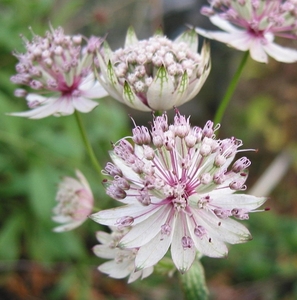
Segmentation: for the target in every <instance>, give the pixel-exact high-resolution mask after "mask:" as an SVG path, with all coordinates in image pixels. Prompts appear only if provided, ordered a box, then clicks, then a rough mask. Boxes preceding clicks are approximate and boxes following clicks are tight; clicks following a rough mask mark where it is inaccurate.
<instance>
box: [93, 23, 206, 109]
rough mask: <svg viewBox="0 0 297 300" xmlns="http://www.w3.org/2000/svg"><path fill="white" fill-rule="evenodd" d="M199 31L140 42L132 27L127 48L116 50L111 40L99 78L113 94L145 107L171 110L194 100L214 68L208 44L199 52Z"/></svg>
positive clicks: (102, 54) (100, 57) (102, 57)
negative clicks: (111, 47) (110, 47)
mask: <svg viewBox="0 0 297 300" xmlns="http://www.w3.org/2000/svg"><path fill="white" fill-rule="evenodd" d="M197 47H198V37H197V34H196V33H195V31H193V30H192V31H189V32H185V33H183V34H182V35H181V36H179V37H178V38H177V39H176V40H174V41H171V40H169V39H168V38H166V37H165V36H163V35H155V36H153V37H151V38H149V39H148V40H141V41H138V39H137V37H136V35H135V33H134V30H133V29H132V28H130V29H129V30H128V33H127V36H126V42H125V47H124V48H120V49H118V50H117V51H115V52H112V51H111V50H110V49H109V47H108V45H107V43H106V42H105V43H104V47H103V49H102V51H101V52H100V53H99V55H98V62H99V66H100V72H99V74H98V79H99V81H100V82H101V84H102V85H103V86H104V87H105V89H106V90H107V91H108V92H109V94H110V95H111V96H112V97H114V98H115V99H117V100H118V101H120V102H122V103H125V104H126V105H128V106H130V107H132V108H134V109H138V110H142V111H150V110H167V109H172V108H173V107H174V106H179V105H182V104H183V103H185V102H187V101H189V100H191V99H192V98H193V97H194V96H196V95H197V93H198V92H199V91H200V89H201V87H202V85H203V83H204V81H205V80H206V78H207V76H208V74H209V71H210V50H209V46H208V45H207V44H204V46H203V47H202V51H201V55H200V54H198V53H197Z"/></svg>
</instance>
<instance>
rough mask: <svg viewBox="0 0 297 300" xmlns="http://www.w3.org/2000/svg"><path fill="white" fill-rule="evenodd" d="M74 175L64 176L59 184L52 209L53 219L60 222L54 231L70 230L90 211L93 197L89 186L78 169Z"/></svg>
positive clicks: (83, 219) (81, 221)
mask: <svg viewBox="0 0 297 300" xmlns="http://www.w3.org/2000/svg"><path fill="white" fill-rule="evenodd" d="M76 177H77V179H75V178H72V177H64V178H63V180H62V181H61V182H60V184H59V189H58V192H57V196H56V201H57V202H58V204H57V206H56V207H55V208H54V209H53V213H54V216H53V217H52V219H53V221H55V222H57V223H62V225H60V226H57V227H55V228H54V229H53V230H54V231H56V232H63V231H68V230H72V229H74V228H76V227H78V226H80V225H81V224H82V223H83V222H84V221H85V220H86V219H87V218H88V216H89V215H90V214H91V213H92V210H93V206H94V198H93V194H92V191H91V188H90V186H89V184H88V182H87V180H86V178H85V177H84V175H83V174H82V173H81V172H80V171H78V170H77V171H76Z"/></svg>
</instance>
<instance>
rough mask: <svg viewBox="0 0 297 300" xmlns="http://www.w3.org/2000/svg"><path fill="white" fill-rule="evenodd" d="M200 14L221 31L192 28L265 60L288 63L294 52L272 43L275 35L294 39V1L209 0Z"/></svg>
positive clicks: (296, 13) (296, 14) (296, 10)
mask: <svg viewBox="0 0 297 300" xmlns="http://www.w3.org/2000/svg"><path fill="white" fill-rule="evenodd" d="M209 3H210V6H207V7H203V8H202V10H201V13H202V14H204V15H206V16H208V17H209V19H210V21H211V22H212V23H213V24H214V25H216V26H217V27H219V28H220V29H222V30H223V31H208V30H204V29H202V28H196V31H197V32H198V33H199V34H201V35H203V36H205V37H207V38H210V39H214V40H217V41H220V42H223V43H226V44H227V45H229V46H231V47H233V48H235V49H238V50H241V51H249V52H250V55H251V57H252V58H253V59H254V60H256V61H258V62H263V63H267V62H268V56H271V57H273V58H274V59H275V60H277V61H280V62H284V63H292V62H296V61H297V51H296V50H294V49H290V48H285V47H282V46H280V45H278V44H277V43H275V42H274V39H275V37H283V38H289V39H296V38H297V21H296V20H297V2H296V1H295V0H285V1H284V0H210V1H209Z"/></svg>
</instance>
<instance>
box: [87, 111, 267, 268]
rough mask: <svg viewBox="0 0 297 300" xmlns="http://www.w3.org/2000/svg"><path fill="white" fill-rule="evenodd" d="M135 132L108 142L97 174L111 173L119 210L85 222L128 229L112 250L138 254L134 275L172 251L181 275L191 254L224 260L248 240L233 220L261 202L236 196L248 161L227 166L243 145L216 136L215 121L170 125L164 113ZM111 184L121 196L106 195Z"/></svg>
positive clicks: (244, 216)
mask: <svg viewBox="0 0 297 300" xmlns="http://www.w3.org/2000/svg"><path fill="white" fill-rule="evenodd" d="M134 125H135V124H134ZM135 126H136V125H135ZM135 128H136V129H137V130H135V129H134V130H133V132H134V135H133V137H131V136H130V137H127V138H124V139H121V140H120V141H118V142H117V143H115V144H114V149H113V151H111V152H110V156H111V159H112V161H113V163H112V164H111V163H108V164H107V166H106V168H105V171H104V172H103V174H105V175H108V176H109V179H106V181H105V184H106V185H107V186H108V189H107V193H108V194H109V195H110V196H112V197H113V198H114V199H115V200H117V201H119V202H121V203H123V204H124V205H122V206H119V207H117V208H113V209H110V210H103V211H100V212H98V213H95V214H93V215H91V216H90V217H91V218H92V219H93V220H94V221H96V222H98V223H100V224H103V225H108V226H114V227H116V228H118V229H119V230H124V229H125V228H129V231H127V233H126V234H125V235H124V236H123V237H122V238H121V239H120V240H119V244H118V245H119V247H120V248H121V249H135V248H136V249H138V250H137V252H136V253H135V266H136V269H137V270H141V269H144V268H148V267H152V266H154V265H155V264H156V263H157V262H158V261H159V260H161V259H162V258H163V256H164V255H165V254H166V253H167V251H168V249H169V248H171V257H172V259H173V262H174V264H175V265H176V267H177V269H178V270H179V271H180V272H181V273H184V272H186V271H187V270H188V269H189V268H190V267H191V265H192V263H193V261H194V259H195V256H196V254H197V252H198V253H199V254H200V255H206V256H210V257H224V256H226V255H227V253H228V248H227V246H226V243H230V244H236V243H243V242H246V241H248V240H250V239H251V235H250V233H249V231H248V229H247V228H246V227H244V226H243V225H242V224H240V223H239V222H237V221H236V220H234V219H238V220H246V219H248V217H249V213H251V212H253V211H255V210H256V209H257V208H258V207H259V206H261V205H262V204H263V203H264V202H265V201H266V198H264V197H255V196H251V195H246V194H243V193H240V194H236V193H235V192H236V191H241V192H242V191H244V190H245V189H246V185H245V181H246V179H247V174H248V171H247V167H248V166H249V165H250V161H249V160H248V159H247V158H246V157H243V158H241V159H238V160H236V162H235V163H233V164H232V161H233V160H234V158H235V156H236V155H237V153H239V152H242V151H243V150H240V149H239V148H240V147H241V146H242V141H241V140H238V139H236V138H235V137H231V138H227V139H222V140H219V139H216V136H215V131H216V130H217V128H219V127H218V126H214V124H213V122H211V121H208V122H207V123H206V125H205V126H204V127H202V128H200V127H197V126H195V127H192V126H191V124H190V118H189V117H188V118H186V117H185V116H182V115H180V113H179V112H178V111H176V115H175V117H174V121H173V124H169V122H168V118H167V115H166V114H165V113H164V114H162V115H161V116H156V117H154V119H153V122H152V124H151V128H150V129H149V128H147V127H144V126H142V127H137V126H136V127H135ZM144 133H145V134H144ZM148 134H149V135H150V138H149V137H148ZM135 135H137V136H138V135H139V138H135ZM143 136H145V137H146V138H145V139H144V138H143ZM131 139H132V141H131V142H128V141H129V140H131ZM133 141H134V142H133ZM111 170H117V171H116V172H112V171H111ZM119 170H120V171H119ZM119 178H122V179H123V180H124V182H125V184H124V185H121V186H120V184H119V182H120V181H119ZM111 187H112V190H114V191H118V189H121V190H122V192H123V191H124V193H123V195H125V197H118V194H119V192H117V193H116V192H114V193H110V192H109V189H111ZM119 198H120V199H119Z"/></svg>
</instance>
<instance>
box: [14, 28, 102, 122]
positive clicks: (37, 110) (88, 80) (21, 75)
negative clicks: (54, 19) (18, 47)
mask: <svg viewBox="0 0 297 300" xmlns="http://www.w3.org/2000/svg"><path fill="white" fill-rule="evenodd" d="M24 43H25V47H26V51H27V52H26V53H14V55H15V56H16V57H17V59H18V60H19V62H18V64H17V65H16V71H17V74H16V75H14V76H12V77H11V81H12V82H13V83H16V84H22V85H26V86H29V87H30V88H32V89H34V90H36V93H33V94H31V93H29V94H27V92H26V91H25V90H23V89H17V90H16V91H15V95H16V96H18V97H26V100H27V102H28V106H29V108H30V109H31V110H30V111H27V112H20V113H12V114H10V115H13V116H21V117H29V118H31V119H40V118H44V117H47V116H50V115H55V116H61V115H70V114H72V113H73V112H74V110H78V111H80V112H84V113H86V112H90V111H91V110H92V109H94V108H95V107H96V106H97V105H98V103H97V102H95V101H93V100H90V99H95V98H102V97H104V96H106V95H107V92H106V91H105V90H104V89H103V87H102V86H101V85H100V84H99V83H98V82H97V81H96V80H95V78H94V74H93V69H92V68H93V67H92V66H93V58H94V54H95V53H96V51H97V49H98V48H99V46H100V45H101V43H102V39H101V38H96V37H91V38H90V39H89V40H88V41H87V45H86V46H84V47H82V44H83V38H82V36H80V35H77V36H69V35H65V34H64V31H63V29H62V28H61V27H59V28H58V29H52V28H51V30H50V31H48V32H46V35H45V37H41V36H38V35H35V34H34V36H33V40H32V41H31V42H30V41H28V40H25V39H24Z"/></svg>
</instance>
